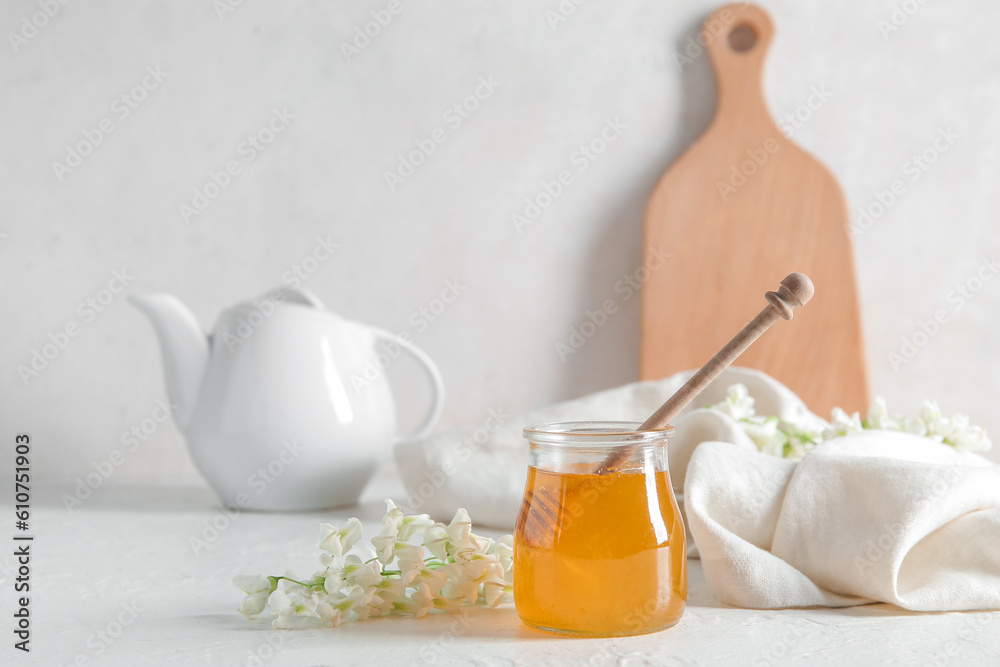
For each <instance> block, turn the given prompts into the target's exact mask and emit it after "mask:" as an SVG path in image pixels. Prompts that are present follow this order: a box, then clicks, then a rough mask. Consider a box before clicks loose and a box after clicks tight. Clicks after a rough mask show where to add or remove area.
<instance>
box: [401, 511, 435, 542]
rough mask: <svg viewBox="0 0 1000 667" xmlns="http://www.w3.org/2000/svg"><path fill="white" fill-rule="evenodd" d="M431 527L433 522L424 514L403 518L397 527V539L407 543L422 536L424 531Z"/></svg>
mask: <svg viewBox="0 0 1000 667" xmlns="http://www.w3.org/2000/svg"><path fill="white" fill-rule="evenodd" d="M433 525H434V521H433V520H432V519H431V518H430V517H429V516H427V515H426V514H414V515H413V516H404V517H403V521H402V523H401V524H400V526H399V539H400V540H401V541H403V542H409V541H410V540H412V539H413V538H414V537H417V536H418V535H422V534H423V533H424V531H425V530H427V529H428V528H430V527H431V526H433Z"/></svg>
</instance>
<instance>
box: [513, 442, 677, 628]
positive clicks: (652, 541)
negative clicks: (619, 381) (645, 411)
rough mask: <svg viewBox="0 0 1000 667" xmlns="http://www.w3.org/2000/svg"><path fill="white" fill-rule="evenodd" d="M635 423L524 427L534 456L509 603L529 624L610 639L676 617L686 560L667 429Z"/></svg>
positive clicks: (658, 625) (516, 540) (672, 621)
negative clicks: (613, 460)
mask: <svg viewBox="0 0 1000 667" xmlns="http://www.w3.org/2000/svg"><path fill="white" fill-rule="evenodd" d="M638 426H639V424H637V423H635V424H633V423H630V422H570V423H563V424H547V425H543V426H534V427H529V428H526V429H525V431H524V432H525V437H526V438H527V439H528V441H529V443H530V448H531V460H530V465H529V468H528V479H527V484H526V486H525V492H524V500H523V501H522V505H521V511H520V513H519V516H518V520H517V525H516V528H515V535H514V602H515V605H516V607H517V613H518V615H519V616H520V617H521V620H522V621H524V622H525V623H526V624H528V625H530V626H533V627H536V628H539V629H541V630H548V631H550V632H559V633H564V634H571V635H578V636H591V637H611V636H625V635H634V634H643V633H647V632H655V631H657V630H662V629H664V628H668V627H670V626H672V625H674V624H675V623H677V621H678V620H680V617H681V615H682V614H683V612H684V605H685V600H686V598H687V570H686V563H687V561H686V553H685V551H686V547H685V539H684V526H683V522H682V520H681V516H680V512H679V510H678V507H677V502H676V500H675V499H674V494H673V490H672V489H671V485H670V473H669V469H668V464H667V451H666V442H667V438H668V437H669V436H670V435H672V434H673V429H672V428H668V429H664V430H657V431H643V432H636V431H635V429H636V428H637V427H638ZM614 452H619V454H618V455H617V456H616V457H615V458H616V459H617V461H616V463H615V465H614V466H610V467H609V466H606V465H605V463H606V462H607V461H610V460H611V459H609V458H608V457H609V456H610V455H612V453H614Z"/></svg>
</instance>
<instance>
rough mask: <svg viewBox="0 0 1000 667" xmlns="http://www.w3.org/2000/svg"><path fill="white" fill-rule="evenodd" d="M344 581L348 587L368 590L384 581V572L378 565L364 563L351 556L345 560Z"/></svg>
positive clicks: (353, 555) (359, 558)
mask: <svg viewBox="0 0 1000 667" xmlns="http://www.w3.org/2000/svg"><path fill="white" fill-rule="evenodd" d="M344 581H345V582H346V583H347V585H348V586H360V587H362V588H368V587H369V586H374V585H375V584H377V583H379V582H380V581H382V570H381V568H379V566H378V564H376V563H364V562H362V560H361V557H360V556H356V555H355V554H351V555H350V556H348V557H347V558H345V559H344Z"/></svg>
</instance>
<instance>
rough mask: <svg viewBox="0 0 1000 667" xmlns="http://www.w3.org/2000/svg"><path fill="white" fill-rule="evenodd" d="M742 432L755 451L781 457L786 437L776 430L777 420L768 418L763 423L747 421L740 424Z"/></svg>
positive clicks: (786, 441)
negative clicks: (752, 444)
mask: <svg viewBox="0 0 1000 667" xmlns="http://www.w3.org/2000/svg"><path fill="white" fill-rule="evenodd" d="M742 426H743V430H744V431H745V432H746V434H747V435H749V436H750V439H751V440H753V442H754V444H755V445H757V449H759V450H760V451H762V452H764V453H765V454H771V455H772V456H783V455H784V450H785V445H786V444H787V443H788V436H787V435H785V433H784V431H780V430H779V429H778V418H777V417H768V418H766V419H764V420H763V421H758V420H754V421H747V422H743V423H742Z"/></svg>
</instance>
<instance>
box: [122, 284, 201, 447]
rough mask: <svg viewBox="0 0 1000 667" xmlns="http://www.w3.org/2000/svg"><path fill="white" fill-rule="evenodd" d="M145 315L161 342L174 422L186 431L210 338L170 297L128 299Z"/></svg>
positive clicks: (196, 397)
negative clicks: (172, 405)
mask: <svg viewBox="0 0 1000 667" xmlns="http://www.w3.org/2000/svg"><path fill="white" fill-rule="evenodd" d="M129 301H131V302H132V304H133V305H135V307H136V308H138V309H139V310H141V311H142V312H143V313H145V314H146V316H147V317H149V319H150V320H151V321H152V323H153V328H154V329H155V330H156V335H157V337H158V338H159V340H160V354H161V356H162V358H163V375H164V377H165V378H166V384H167V394H168V396H169V398H170V402H171V403H173V404H174V406H175V407H174V411H173V414H174V421H176V422H177V426H179V427H180V429H181V430H182V431H183V430H185V429H186V428H187V426H188V424H189V423H190V420H191V415H192V413H193V412H194V406H195V402H196V401H197V400H198V390H199V387H200V386H201V379H202V376H203V375H204V373H205V368H206V366H207V365H208V354H209V348H208V338H207V336H205V334H204V333H203V332H202V330H201V327H199V326H198V321H197V320H196V319H195V317H194V315H193V314H192V313H191V311H190V310H188V308H187V306H185V305H184V304H183V303H181V302H180V300H178V299H177V298H176V297H174V296H171V295H169V294H148V295H144V296H132V295H130V296H129Z"/></svg>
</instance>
